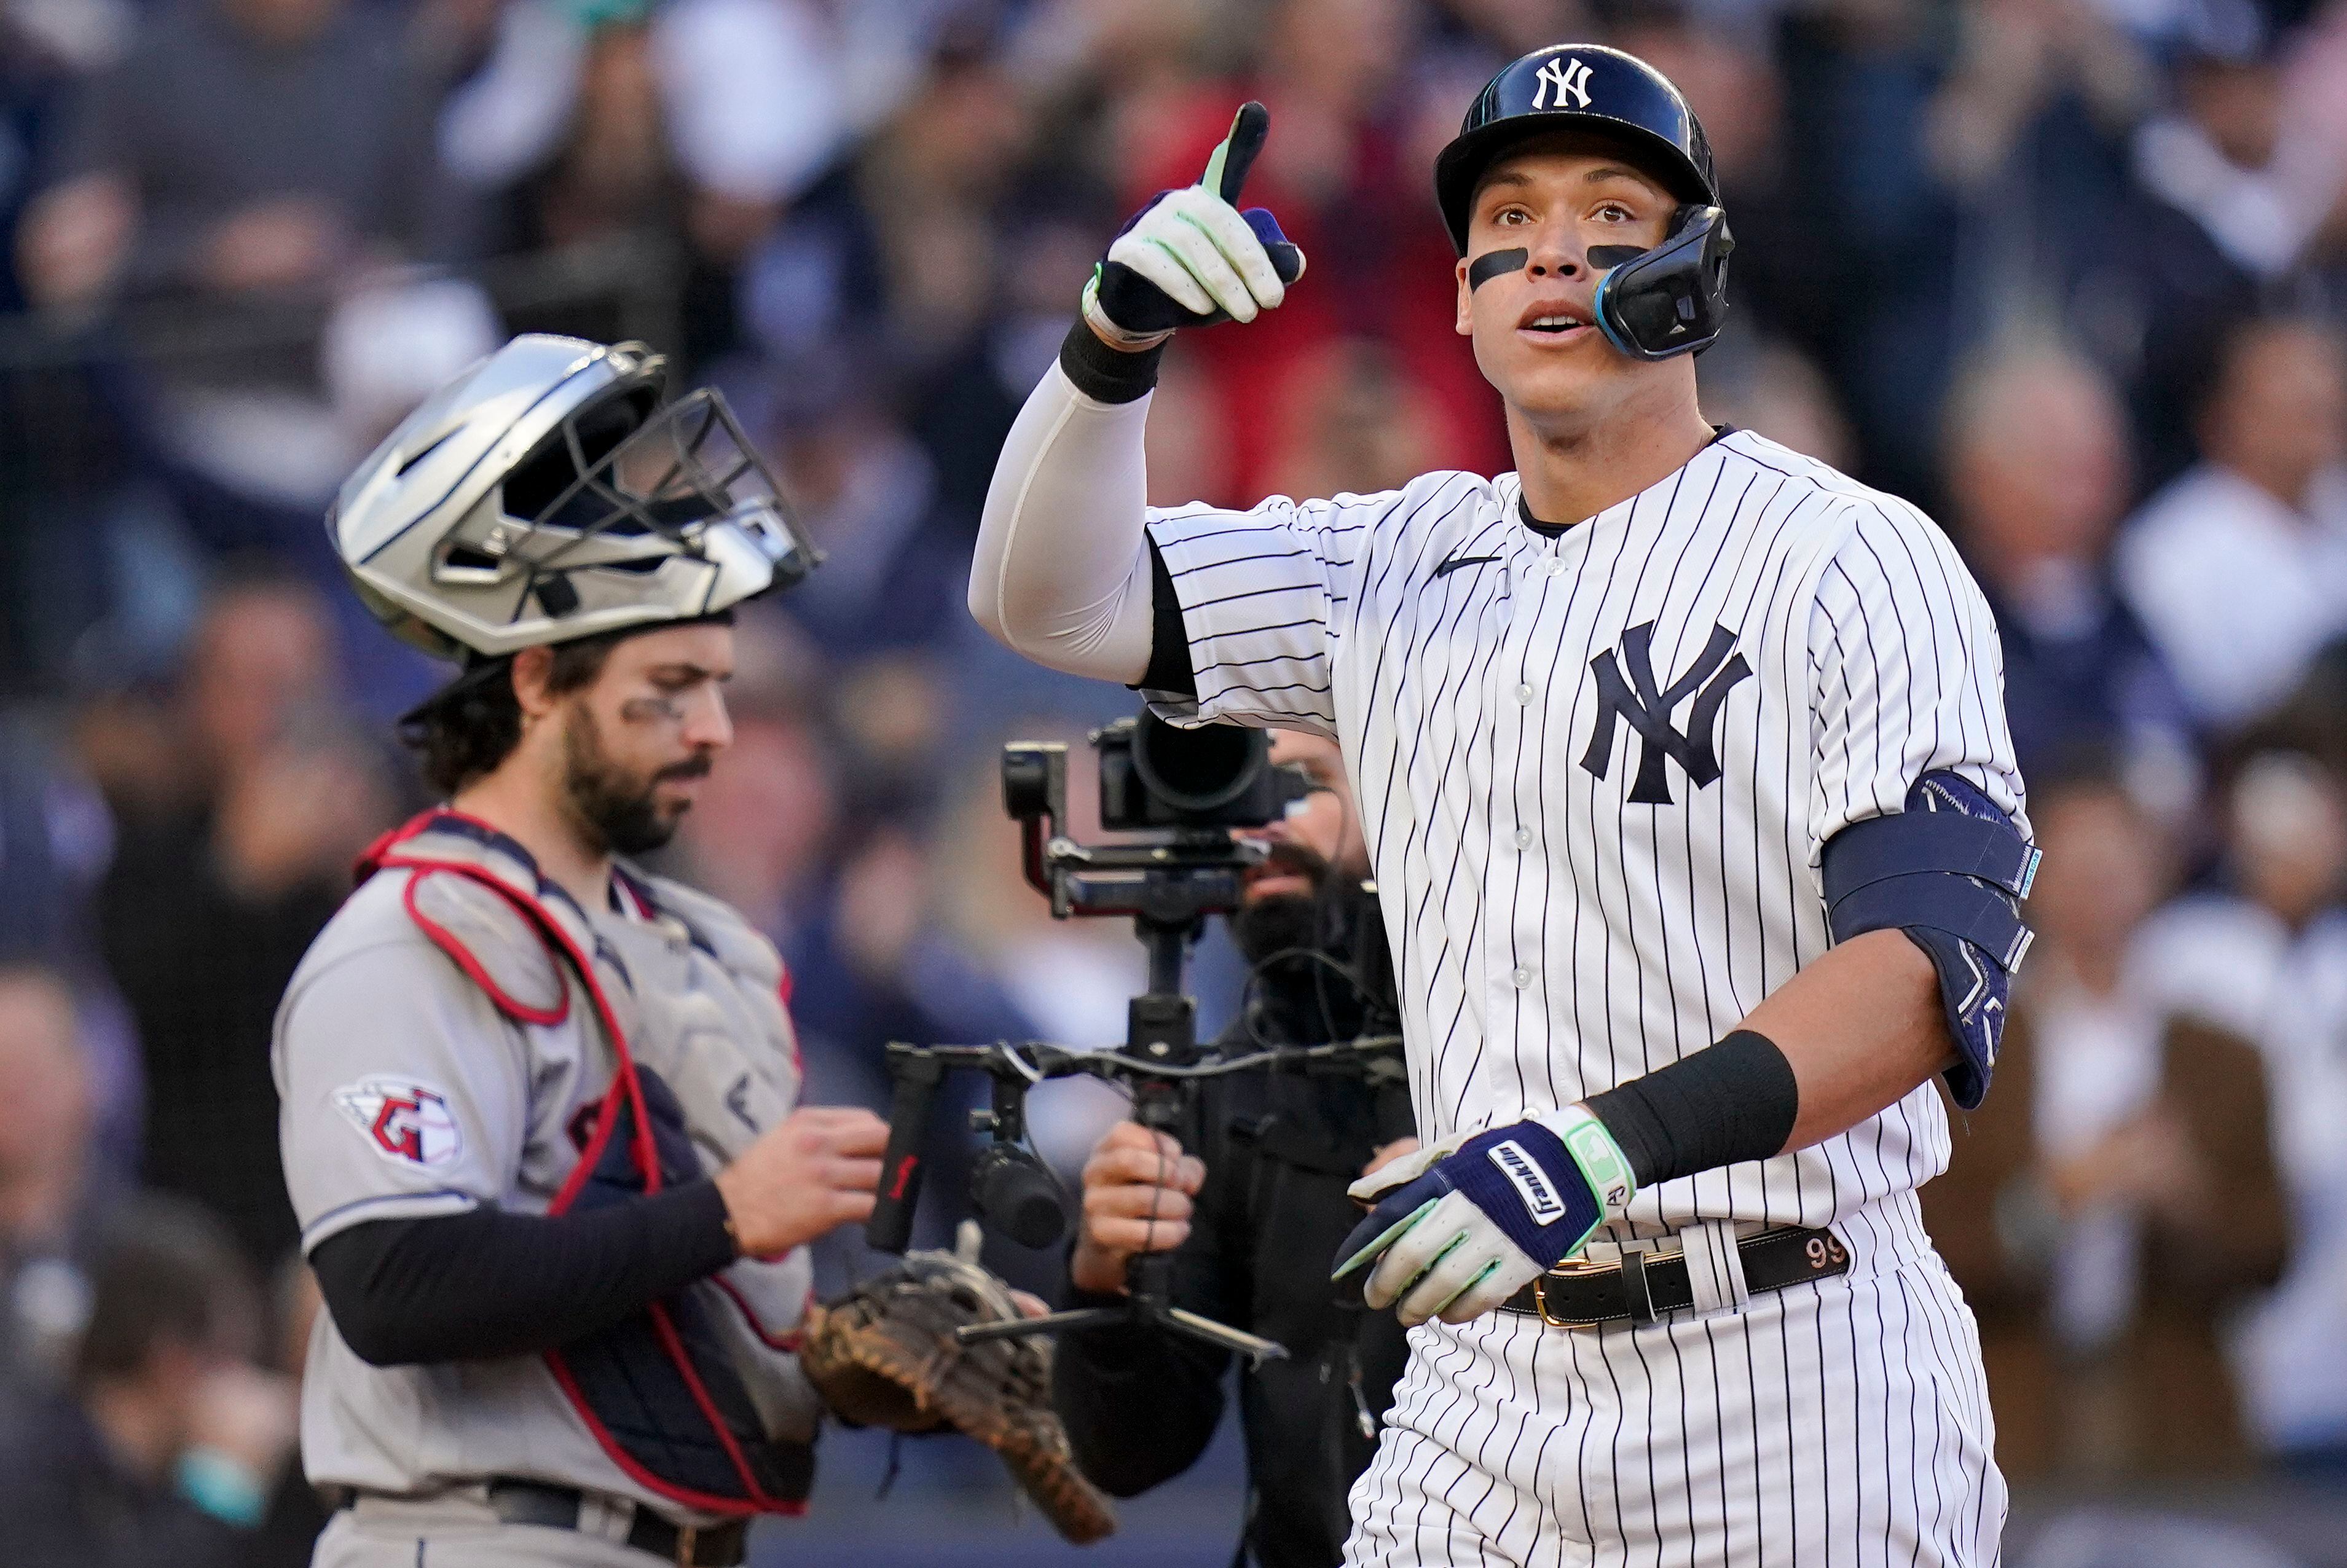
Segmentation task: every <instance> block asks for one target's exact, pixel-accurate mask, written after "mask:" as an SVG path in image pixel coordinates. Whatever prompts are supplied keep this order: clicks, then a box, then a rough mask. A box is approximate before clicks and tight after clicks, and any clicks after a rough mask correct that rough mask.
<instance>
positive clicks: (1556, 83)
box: [1532, 56, 1589, 109]
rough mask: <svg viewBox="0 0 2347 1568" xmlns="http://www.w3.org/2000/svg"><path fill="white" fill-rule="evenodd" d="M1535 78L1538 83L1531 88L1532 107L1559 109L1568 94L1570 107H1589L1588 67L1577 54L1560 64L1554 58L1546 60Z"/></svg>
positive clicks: (1563, 106)
mask: <svg viewBox="0 0 2347 1568" xmlns="http://www.w3.org/2000/svg"><path fill="white" fill-rule="evenodd" d="M1536 79H1537V80H1538V81H1539V83H1540V85H1539V86H1538V87H1534V88H1533V89H1532V108H1536V109H1544V108H1560V109H1561V108H1565V107H1566V104H1565V101H1564V100H1565V98H1566V97H1568V96H1570V97H1572V99H1573V103H1572V106H1571V107H1572V108H1577V109H1585V108H1588V107H1589V67H1587V66H1584V65H1583V64H1582V63H1581V59H1580V57H1579V56H1574V57H1573V58H1572V59H1570V60H1567V61H1566V62H1565V63H1564V64H1563V65H1562V66H1560V65H1558V64H1557V63H1556V62H1555V61H1554V60H1550V61H1548V62H1546V63H1545V64H1543V65H1542V67H1541V68H1540V75H1539V77H1537V78H1536ZM1552 97H1553V101H1552Z"/></svg>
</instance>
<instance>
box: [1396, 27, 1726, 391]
mask: <svg viewBox="0 0 2347 1568" xmlns="http://www.w3.org/2000/svg"><path fill="white" fill-rule="evenodd" d="M1561 130H1571V131H1576V132H1581V133H1583V134H1587V135H1591V136H1594V137H1597V138H1601V139H1604V140H1606V141H1610V142H1613V143H1615V144H1617V145H1618V146H1619V147H1620V148H1621V149H1622V152H1623V155H1624V157H1626V158H1628V159H1630V160H1631V161H1632V162H1634V163H1635V164H1636V165H1637V166H1638V167H1639V168H1640V169H1642V170H1644V171H1645V173H1647V174H1648V175H1650V176H1652V177H1653V178H1654V179H1656V180H1658V181H1660V182H1661V184H1662V186H1663V188H1664V189H1665V190H1668V191H1669V192H1670V193H1671V194H1672V195H1674V196H1676V197H1677V198H1678V199H1679V202H1680V206H1679V210H1678V211H1677V213H1676V215H1675V216H1674V217H1673V218H1672V220H1671V227H1670V231H1669V235H1668V237H1667V238H1666V239H1665V241H1664V242H1663V243H1662V244H1661V245H1660V246H1658V247H1657V248H1655V250H1652V251H1646V252H1645V253H1644V254H1642V255H1640V256H1638V257H1637V258H1636V259H1635V260H1633V261H1625V262H1624V263H1622V264H1621V265H1618V266H1616V267H1614V268H1613V269H1612V270H1611V271H1609V272H1606V274H1605V276H1604V278H1602V279H1601V280H1599V283H1598V292H1597V318H1598V319H1597V324H1598V326H1599V327H1600V329H1602V330H1603V331H1604V333H1605V335H1606V337H1607V338H1608V339H1609V340H1610V341H1611V342H1612V343H1614V347H1616V348H1618V349H1620V350H1621V351H1622V352H1623V353H1624V354H1629V355H1631V356H1632V357H1633V358H1636V359H1668V358H1670V357H1672V356H1673V355H1675V354H1686V353H1690V352H1692V351H1695V350H1698V349H1703V348H1706V347H1708V346H1710V344H1711V343H1712V341H1713V340H1714V339H1716V338H1717V337H1718V335H1719V329H1720V325H1721V320H1722V318H1723V317H1724V316H1725V315H1726V313H1727V254H1728V252H1729V251H1731V250H1733V249H1734V248H1735V243H1736V242H1735V241H1734V239H1733V238H1731V237H1730V236H1729V234H1728V232H1727V214H1726V213H1724V212H1723V211H1722V210H1720V206H1719V188H1718V185H1717V182H1716V180H1715V179H1714V178H1713V175H1712V168H1711V143H1710V141H1709V139H1708V138H1706V137H1705V136H1704V134H1703V126H1702V124H1701V123H1700V122H1699V121H1697V120H1696V118H1695V111H1694V110H1692V109H1690V108H1687V102H1686V98H1685V97H1682V96H1681V95H1680V93H1679V90H1678V88H1676V87H1673V86H1672V85H1671V83H1670V79H1669V78H1668V77H1665V76H1664V75H1663V74H1662V73H1661V72H1660V71H1657V70H1656V69H1655V67H1652V66H1650V65H1648V64H1646V62H1645V61H1644V60H1642V59H1639V58H1638V57H1637V56H1635V55H1625V54H1624V53H1623V52H1622V51H1621V50H1619V49H1609V48H1606V47H1605V46H1603V45H1600V44H1556V45H1552V46H1550V47H1548V48H1545V49H1535V50H1533V51H1532V53H1531V54H1529V55H1526V56H1524V57H1523V58H1522V59H1520V60H1518V61H1516V62H1515V63H1514V64H1513V65H1511V66H1509V67H1507V68H1506V69H1505V70H1503V71H1501V73H1500V74H1499V75H1498V76H1496V77H1492V78H1491V83H1490V85H1489V86H1487V87H1484V89H1483V90H1482V92H1481V93H1480V94H1478V95H1477V97H1476V98H1475V102H1474V103H1473V104H1472V105H1471V107H1470V108H1468V110H1467V118H1465V119H1464V120H1463V121H1462V122H1460V127H1459V134H1458V136H1457V137H1455V138H1452V140H1451V142H1450V146H1448V147H1446V148H1444V149H1442V152H1441V154H1440V156H1439V157H1438V158H1436V159H1435V160H1434V198H1435V200H1436V202H1437V203H1438V204H1439V205H1440V207H1441V209H1442V221H1443V223H1444V225H1445V226H1446V227H1448V228H1449V229H1450V242H1451V244H1452V245H1453V246H1455V247H1456V248H1457V250H1458V251H1459V253H1460V255H1461V256H1464V255H1465V254H1466V253H1467V224H1468V218H1469V214H1470V212H1471V209H1472V206H1473V202H1474V198H1475V188H1476V186H1477V185H1478V184H1480V183H1481V180H1482V178H1483V174H1484V171H1485V170H1487V169H1490V168H1491V165H1492V164H1493V163H1495V162H1497V161H1498V160H1499V159H1501V158H1504V157H1505V156H1507V154H1508V153H1509V152H1511V151H1512V150H1513V149H1515V148H1516V147H1517V146H1518V145H1519V144H1521V143H1522V142H1524V141H1527V140H1530V139H1531V138H1534V137H1538V136H1543V135H1547V134H1550V133H1553V132H1555V131H1561Z"/></svg>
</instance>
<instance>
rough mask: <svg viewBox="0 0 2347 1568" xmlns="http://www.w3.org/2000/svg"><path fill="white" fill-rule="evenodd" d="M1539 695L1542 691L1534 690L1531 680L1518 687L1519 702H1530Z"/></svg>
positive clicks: (1517, 698)
mask: <svg viewBox="0 0 2347 1568" xmlns="http://www.w3.org/2000/svg"><path fill="white" fill-rule="evenodd" d="M1538 695H1540V693H1539V692H1535V691H1533V690H1532V682H1529V681H1527V682H1524V683H1523V684H1522V685H1521V686H1519V687H1517V688H1516V701H1517V702H1525V703H1529V702H1531V701H1532V699H1533V698H1534V697H1537V696H1538Z"/></svg>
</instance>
